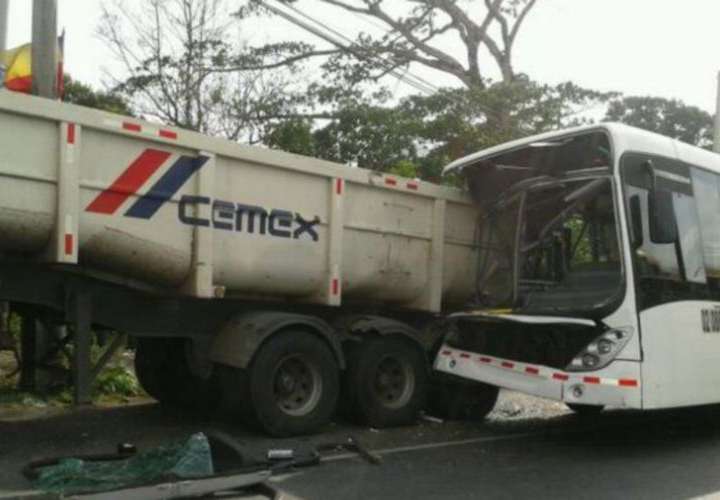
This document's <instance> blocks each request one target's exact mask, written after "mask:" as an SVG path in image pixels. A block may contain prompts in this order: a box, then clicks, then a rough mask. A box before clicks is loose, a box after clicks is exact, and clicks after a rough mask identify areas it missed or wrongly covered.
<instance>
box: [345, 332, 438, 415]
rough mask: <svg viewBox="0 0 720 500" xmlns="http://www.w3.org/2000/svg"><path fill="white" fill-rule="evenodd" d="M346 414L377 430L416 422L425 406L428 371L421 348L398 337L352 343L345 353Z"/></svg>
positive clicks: (379, 337)
mask: <svg viewBox="0 0 720 500" xmlns="http://www.w3.org/2000/svg"><path fill="white" fill-rule="evenodd" d="M346 359H347V370H346V372H345V376H344V380H343V382H344V384H343V411H344V413H345V414H346V416H347V417H348V418H350V419H351V420H354V421H356V422H358V423H361V424H364V425H368V426H370V427H374V428H383V427H394V426H400V425H408V424H412V423H415V422H416V421H417V419H418V417H419V415H420V412H421V411H422V409H423V408H424V406H425V401H426V395H427V394H426V391H427V379H428V368H427V362H426V360H425V355H424V353H423V351H422V350H421V348H420V347H419V346H416V345H414V344H413V343H412V341H410V340H406V339H404V338H401V337H398V336H378V337H368V338H364V339H362V340H361V341H360V342H359V343H351V344H349V346H348V349H347V350H346Z"/></svg>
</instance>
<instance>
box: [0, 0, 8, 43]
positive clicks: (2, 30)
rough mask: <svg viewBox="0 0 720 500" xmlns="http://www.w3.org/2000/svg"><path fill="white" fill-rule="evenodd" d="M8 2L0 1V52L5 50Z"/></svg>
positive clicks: (6, 0)
mask: <svg viewBox="0 0 720 500" xmlns="http://www.w3.org/2000/svg"><path fill="white" fill-rule="evenodd" d="M9 8H10V0H0V52H3V51H5V50H7V29H8V9H9Z"/></svg>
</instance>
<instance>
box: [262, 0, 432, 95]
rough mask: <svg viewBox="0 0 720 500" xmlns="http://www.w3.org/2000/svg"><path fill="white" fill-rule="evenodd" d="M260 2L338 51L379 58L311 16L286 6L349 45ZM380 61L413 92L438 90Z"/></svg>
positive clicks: (362, 56)
mask: <svg viewBox="0 0 720 500" xmlns="http://www.w3.org/2000/svg"><path fill="white" fill-rule="evenodd" d="M261 2H262V4H263V5H264V6H265V7H266V8H267V9H268V10H270V11H271V12H273V13H275V14H277V15H278V16H280V17H282V18H283V19H285V20H287V21H289V22H291V23H293V24H295V25H296V26H299V27H300V28H302V29H304V30H306V31H308V32H310V33H312V34H313V35H315V36H317V37H320V38H322V39H323V40H325V41H326V42H329V43H331V44H332V45H334V46H336V47H338V48H339V49H341V50H344V51H346V52H349V53H351V54H353V55H354V56H355V57H357V58H358V59H364V60H369V59H370V60H371V59H373V57H375V58H379V56H377V55H375V56H373V55H372V54H364V53H362V51H358V50H356V49H355V48H353V47H352V45H354V43H355V42H354V41H352V40H351V39H349V38H347V37H346V36H345V35H343V34H342V33H340V32H338V31H337V30H334V29H333V28H331V27H329V26H327V25H325V24H324V23H322V22H321V21H318V20H317V19H314V18H313V17H311V16H309V15H307V14H305V13H303V12H302V11H299V10H298V9H295V7H292V6H286V7H288V8H291V9H292V10H293V11H296V12H297V13H298V15H301V16H302V17H304V18H306V19H308V20H310V21H311V22H313V23H315V24H317V25H318V26H321V27H322V28H323V29H325V30H327V31H329V32H330V33H333V34H334V35H335V36H337V37H340V38H341V39H342V40H345V41H347V42H349V43H350V44H351V45H350V46H348V45H345V44H344V43H343V42H341V41H339V40H337V39H336V38H334V37H332V36H330V35H328V34H327V33H323V32H322V31H320V30H319V29H317V28H315V27H314V26H311V25H309V24H308V23H306V22H305V21H302V20H300V19H298V18H296V17H295V16H292V15H291V14H289V13H288V12H285V11H283V10H281V9H278V8H277V7H274V6H272V5H269V4H268V2H267V1H264V0H261ZM380 60H381V62H382V63H383V67H384V68H385V69H386V70H388V74H390V75H392V76H394V77H395V78H397V79H399V80H401V81H403V82H404V83H406V84H408V85H410V86H411V87H413V88H415V90H418V91H420V92H423V93H425V94H433V93H435V92H436V91H437V90H439V89H438V88H437V87H435V86H433V85H432V84H430V83H428V82H425V81H423V80H422V79H420V78H417V77H414V76H413V78H414V80H411V79H408V78H406V77H405V76H404V75H403V74H402V73H400V72H398V71H397V70H396V69H394V68H392V67H391V66H388V65H391V64H392V63H390V61H387V60H385V59H380Z"/></svg>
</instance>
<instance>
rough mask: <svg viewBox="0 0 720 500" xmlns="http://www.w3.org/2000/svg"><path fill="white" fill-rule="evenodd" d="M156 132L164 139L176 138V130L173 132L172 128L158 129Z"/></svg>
mask: <svg viewBox="0 0 720 500" xmlns="http://www.w3.org/2000/svg"><path fill="white" fill-rule="evenodd" d="M158 134H159V135H160V137H164V138H165V139H177V132H173V131H172V130H163V129H160V131H159V132H158Z"/></svg>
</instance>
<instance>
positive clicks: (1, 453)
mask: <svg viewBox="0 0 720 500" xmlns="http://www.w3.org/2000/svg"><path fill="white" fill-rule="evenodd" d="M527 415H528V414H526V413H523V412H520V414H519V415H517V416H516V417H514V418H509V419H508V418H500V417H496V418H493V419H492V420H490V421H489V422H486V423H482V424H460V423H433V422H423V423H421V424H420V425H418V426H415V427H408V428H402V429H393V430H382V431H376V430H372V429H362V428H358V427H354V426H351V425H348V424H344V423H338V424H334V425H333V426H331V427H330V428H329V429H328V432H327V433H325V434H323V435H322V436H314V437H308V438H303V439H292V440H271V439H267V438H265V437H262V436H260V435H258V434H257V433H254V432H252V431H248V430H246V429H242V428H239V427H237V426H236V425H233V423H231V422H227V421H224V420H221V419H219V418H217V419H216V418H207V417H188V416H183V415H178V414H174V413H169V412H167V411H164V410H162V409H161V408H160V407H159V406H158V405H156V404H144V405H138V406H132V407H124V408H114V409H85V410H79V411H75V412H71V413H63V414H60V415H55V416H51V417H46V418H39V419H31V420H24V421H14V422H0V492H3V491H4V492H7V491H9V490H15V489H27V488H28V484H27V483H26V482H25V480H24V479H23V478H22V476H21V475H20V469H21V467H22V465H24V464H25V463H27V462H28V461H29V460H33V459H38V458H42V457H48V456H57V455H68V454H82V453H98V452H108V451H113V449H114V447H115V444H116V443H118V442H133V443H135V444H137V445H138V447H139V448H148V447H152V446H155V445H159V444H162V443H166V442H168V441H169V440H174V439H176V438H182V437H186V436H187V435H189V434H190V433H192V432H196V431H211V430H221V431H224V432H227V433H229V434H231V435H233V436H234V437H235V438H236V439H237V440H238V441H239V442H240V444H241V445H242V446H244V447H245V448H246V449H247V451H248V454H250V455H255V456H258V457H259V456H262V455H263V454H264V452H265V450H267V449H268V448H270V447H283V448H286V447H293V448H296V449H300V448H309V447H313V446H316V445H318V444H320V443H326V442H333V441H341V440H344V439H346V438H347V436H349V435H354V436H356V437H357V438H358V439H359V440H360V441H361V442H362V443H364V444H365V446H366V447H368V448H370V449H372V450H374V451H375V452H376V453H378V454H380V455H381V456H382V464H380V465H372V464H369V463H367V462H365V461H363V460H362V459H359V458H357V457H355V456H353V455H351V454H347V453H339V454H335V455H331V456H328V460H326V461H324V462H323V463H322V464H321V465H319V466H316V467H312V468H308V469H303V470H302V471H299V472H296V473H292V474H288V475H285V476H278V477H276V478H274V479H273V483H274V484H275V485H276V486H278V487H279V488H281V489H282V490H284V491H287V492H289V493H291V494H292V495H295V496H298V497H301V498H308V499H316V498H317V499H339V498H342V499H355V498H357V499H360V498H363V499H366V498H388V499H393V500H397V499H401V498H412V499H434V498H443V499H456V498H457V499H460V498H480V497H483V498H525V497H527V498H533V499H537V498H553V499H555V498H653V499H663V498H673V499H674V498H692V497H699V496H711V495H714V494H716V492H718V493H717V494H718V495H719V496H720V408H719V407H707V408H699V409H691V410H677V411H664V412H652V413H635V412H633V413H630V412H621V411H610V412H606V413H604V414H602V415H601V416H599V417H597V418H593V419H590V420H588V419H582V418H577V417H575V416H573V415H570V414H567V413H565V412H562V411H555V412H550V414H549V415H547V414H546V415H543V416H541V417H537V416H532V413H529V415H530V416H527Z"/></svg>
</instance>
